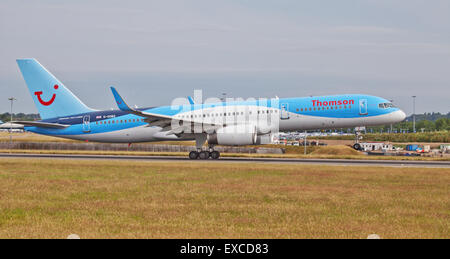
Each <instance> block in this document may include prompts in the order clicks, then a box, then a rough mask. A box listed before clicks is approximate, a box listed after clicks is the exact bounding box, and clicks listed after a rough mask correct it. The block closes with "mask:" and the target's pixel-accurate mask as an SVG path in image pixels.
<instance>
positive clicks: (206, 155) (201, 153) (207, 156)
mask: <svg viewBox="0 0 450 259" xmlns="http://www.w3.org/2000/svg"><path fill="white" fill-rule="evenodd" d="M198 158H200V159H204V160H205V159H208V158H209V152H206V151H202V152H200V153H199V155H198Z"/></svg>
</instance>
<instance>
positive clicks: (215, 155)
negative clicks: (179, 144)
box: [189, 150, 220, 160]
mask: <svg viewBox="0 0 450 259" xmlns="http://www.w3.org/2000/svg"><path fill="white" fill-rule="evenodd" d="M219 157H220V152H219V151H215V150H213V151H210V152H208V151H200V152H198V151H191V152H190V153H189V158H190V159H202V160H206V159H209V158H212V159H219Z"/></svg>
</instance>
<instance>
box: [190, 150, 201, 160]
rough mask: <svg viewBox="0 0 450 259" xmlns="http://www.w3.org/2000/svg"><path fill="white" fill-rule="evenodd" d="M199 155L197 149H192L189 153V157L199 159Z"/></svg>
mask: <svg viewBox="0 0 450 259" xmlns="http://www.w3.org/2000/svg"><path fill="white" fill-rule="evenodd" d="M198 156H199V154H198V152H197V151H191V152H190V153H189V158H190V159H197V158H198Z"/></svg>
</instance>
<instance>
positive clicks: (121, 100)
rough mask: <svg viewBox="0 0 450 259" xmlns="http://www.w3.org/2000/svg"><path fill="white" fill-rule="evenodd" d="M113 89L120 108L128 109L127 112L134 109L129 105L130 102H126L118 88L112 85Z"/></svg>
mask: <svg viewBox="0 0 450 259" xmlns="http://www.w3.org/2000/svg"><path fill="white" fill-rule="evenodd" d="M111 91H112V93H113V95H114V99H115V100H116V104H117V107H119V109H120V110H122V111H127V112H130V111H133V109H131V108H130V106H128V104H126V103H125V101H124V100H123V98H122V97H121V96H120V94H119V93H118V92H117V90H116V88H114V87H113V86H111Z"/></svg>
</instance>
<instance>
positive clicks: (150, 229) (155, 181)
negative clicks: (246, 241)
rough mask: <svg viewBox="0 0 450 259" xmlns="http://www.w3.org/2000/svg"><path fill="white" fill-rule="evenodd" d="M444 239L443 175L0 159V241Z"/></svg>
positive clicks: (446, 188) (446, 192)
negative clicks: (72, 238) (76, 237)
mask: <svg viewBox="0 0 450 259" xmlns="http://www.w3.org/2000/svg"><path fill="white" fill-rule="evenodd" d="M71 233H76V234H78V235H80V236H81V238H366V237H367V235H369V234H372V233H376V234H378V235H380V236H381V237H382V238H450V169H427V168H380V167H340V166H337V167H331V166H312V165H300V166H299V165H280V164H273V165H272V164H264V165H260V164H251V163H249V164H241V163H239V164H232V163H197V162H191V163H178V162H173V163H165V162H127V161H97V160H49V159H42V160H37V159H30V160H28V159H0V238H66V237H67V236H68V235H69V234H71Z"/></svg>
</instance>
